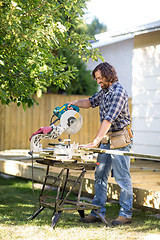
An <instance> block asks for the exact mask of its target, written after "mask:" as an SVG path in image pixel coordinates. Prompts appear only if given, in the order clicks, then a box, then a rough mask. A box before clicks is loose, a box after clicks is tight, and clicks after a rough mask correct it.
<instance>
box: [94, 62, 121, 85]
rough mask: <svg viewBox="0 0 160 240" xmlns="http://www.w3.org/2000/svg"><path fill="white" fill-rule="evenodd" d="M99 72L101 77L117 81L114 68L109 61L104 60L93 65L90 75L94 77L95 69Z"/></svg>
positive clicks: (108, 80) (112, 81)
mask: <svg viewBox="0 0 160 240" xmlns="http://www.w3.org/2000/svg"><path fill="white" fill-rule="evenodd" d="M98 70H99V71H100V72H101V75H102V77H104V78H106V81H107V82H110V83H114V82H117V81H118V77H117V73H116V71H115V68H114V67H112V66H111V65H110V64H109V63H107V62H104V63H100V64H99V65H97V67H95V69H94V70H93V72H92V77H93V78H95V73H96V72H97V71H98Z"/></svg>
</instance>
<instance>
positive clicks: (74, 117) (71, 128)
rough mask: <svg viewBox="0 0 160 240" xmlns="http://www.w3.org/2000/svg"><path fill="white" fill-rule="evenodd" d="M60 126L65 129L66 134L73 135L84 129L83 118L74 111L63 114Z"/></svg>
mask: <svg viewBox="0 0 160 240" xmlns="http://www.w3.org/2000/svg"><path fill="white" fill-rule="evenodd" d="M60 124H61V126H62V128H65V129H66V130H65V133H66V134H68V135H73V134H75V133H77V132H79V130H80V129H81V127H82V124H83V118H82V116H81V115H80V114H79V112H77V111H74V110H68V111H66V112H65V113H63V114H62V116H61V119H60Z"/></svg>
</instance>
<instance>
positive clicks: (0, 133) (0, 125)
mask: <svg viewBox="0 0 160 240" xmlns="http://www.w3.org/2000/svg"><path fill="white" fill-rule="evenodd" d="M4 140H5V106H4V105H0V149H1V150H4V149H5V142H4Z"/></svg>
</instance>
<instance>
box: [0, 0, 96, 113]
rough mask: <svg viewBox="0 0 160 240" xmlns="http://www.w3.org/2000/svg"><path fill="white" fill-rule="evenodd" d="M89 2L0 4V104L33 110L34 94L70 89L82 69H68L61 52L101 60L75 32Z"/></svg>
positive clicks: (25, 0)
mask: <svg viewBox="0 0 160 240" xmlns="http://www.w3.org/2000/svg"><path fill="white" fill-rule="evenodd" d="M84 7H85V0H66V1H61V0H59V1H58V0H46V1H45V0H44V1H42V0H34V1H32V0H23V1H21V0H14V1H11V0H3V1H0V14H1V17H0V19H1V29H0V34H1V38H0V66H1V70H0V71H1V72H0V73H1V79H0V86H1V87H0V101H1V103H2V104H9V103H10V102H16V103H17V105H18V106H19V105H20V104H22V105H23V107H24V109H25V107H26V106H27V107H30V106H32V105H33V104H34V101H35V100H34V98H33V95H34V93H35V92H41V91H46V89H47V87H49V86H50V85H51V84H52V85H55V86H60V87H61V88H63V89H65V88H66V86H67V85H68V84H69V82H70V79H73V78H74V77H75V74H76V72H77V68H76V67H74V66H72V65H70V64H68V62H67V59H66V57H65V56H64V55H61V54H59V52H60V51H61V50H64V49H67V51H70V52H72V54H73V55H77V56H78V57H79V58H80V59H82V60H85V61H86V60H87V59H88V58H90V57H91V58H92V59H94V60H97V58H98V57H100V53H99V52H98V51H97V50H95V49H92V50H91V49H90V48H89V47H90V43H89V39H90V38H89V37H88V36H87V35H86V34H78V33H77V32H75V31H74V29H75V25H74V24H72V22H74V23H80V22H81V19H82V16H83V14H84V12H83V9H84Z"/></svg>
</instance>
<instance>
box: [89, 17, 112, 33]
mask: <svg viewBox="0 0 160 240" xmlns="http://www.w3.org/2000/svg"><path fill="white" fill-rule="evenodd" d="M106 31H107V26H106V25H105V24H103V23H100V22H99V19H98V18H96V17H95V18H94V19H93V21H92V22H91V24H86V32H87V33H88V34H89V35H92V36H94V35H95V34H99V33H102V32H106Z"/></svg>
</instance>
